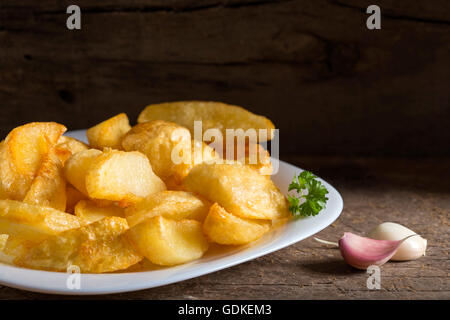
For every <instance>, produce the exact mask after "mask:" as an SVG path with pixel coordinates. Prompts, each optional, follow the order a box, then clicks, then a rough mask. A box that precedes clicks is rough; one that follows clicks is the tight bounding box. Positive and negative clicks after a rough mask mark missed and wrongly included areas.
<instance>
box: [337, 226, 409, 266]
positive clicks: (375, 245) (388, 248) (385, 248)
mask: <svg viewBox="0 0 450 320" xmlns="http://www.w3.org/2000/svg"><path fill="white" fill-rule="evenodd" d="M410 237H411V236H410ZM408 238H409V237H407V238H405V239H402V240H398V241H390V240H374V239H369V238H365V237H361V236H358V235H356V234H353V233H350V232H346V233H344V236H343V237H342V238H341V239H340V240H339V249H340V250H341V254H342V257H343V258H344V260H345V261H346V262H347V263H348V264H349V265H351V266H352V267H355V268H357V269H361V270H366V269H367V267H369V266H371V265H377V266H381V265H382V264H385V263H386V262H387V261H389V259H390V258H391V257H392V256H393V255H394V254H395V252H396V251H397V249H398V248H399V247H400V245H401V244H402V243H403V242H404V241H405V240H407V239H408Z"/></svg>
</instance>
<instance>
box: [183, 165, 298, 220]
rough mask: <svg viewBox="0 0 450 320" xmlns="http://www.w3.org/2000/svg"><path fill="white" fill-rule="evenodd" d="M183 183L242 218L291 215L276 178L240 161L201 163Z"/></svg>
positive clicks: (272, 217) (189, 188) (190, 189)
mask: <svg viewBox="0 0 450 320" xmlns="http://www.w3.org/2000/svg"><path fill="white" fill-rule="evenodd" d="M183 184H184V186H185V187H186V189H187V190H189V191H192V192H195V193H197V194H199V195H201V196H203V197H205V198H206V199H208V200H210V201H212V202H217V203H218V204H220V205H221V206H222V207H224V208H225V210H226V211H228V212H230V213H232V214H234V215H237V216H239V217H241V218H247V219H280V218H283V217H285V216H288V215H289V209H288V203H287V199H286V198H285V196H284V195H283V194H282V193H281V192H280V191H279V190H278V188H277V187H276V186H275V184H274V183H273V182H272V180H271V179H268V178H267V177H266V176H262V175H260V174H259V173H258V172H257V171H256V170H254V169H252V168H249V167H248V166H245V165H242V164H240V163H239V162H236V163H232V164H230V163H227V164H218V163H201V164H198V165H196V166H195V167H194V168H193V169H192V170H191V171H190V172H189V174H188V176H187V177H186V179H185V180H184V181H183Z"/></svg>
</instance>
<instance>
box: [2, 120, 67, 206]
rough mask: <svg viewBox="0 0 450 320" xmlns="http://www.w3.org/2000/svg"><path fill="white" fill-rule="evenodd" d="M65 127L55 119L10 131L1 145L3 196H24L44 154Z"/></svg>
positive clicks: (19, 197)
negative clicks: (54, 120)
mask: <svg viewBox="0 0 450 320" xmlns="http://www.w3.org/2000/svg"><path fill="white" fill-rule="evenodd" d="M65 131H66V127H64V126H63V125H61V124H57V123H54V122H33V123H29V124H26V125H23V126H20V127H17V128H15V129H14V130H12V131H11V132H10V133H9V134H8V136H7V137H6V139H5V140H4V142H3V143H2V144H1V147H0V198H2V199H13V200H23V198H24V197H25V195H26V193H27V192H28V190H29V188H30V186H31V183H32V182H33V180H34V177H35V176H36V173H37V171H38V170H39V168H40V166H41V162H42V158H43V157H44V156H45V155H46V154H47V153H48V152H49V151H50V149H51V148H52V147H53V146H54V145H55V144H56V142H57V141H58V139H59V137H60V136H61V135H62V134H63V133H64V132H65Z"/></svg>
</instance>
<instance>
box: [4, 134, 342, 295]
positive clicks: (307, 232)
mask: <svg viewBox="0 0 450 320" xmlns="http://www.w3.org/2000/svg"><path fill="white" fill-rule="evenodd" d="M68 135H69V136H72V137H74V138H77V139H80V140H83V141H86V135H85V130H80V131H72V132H70V133H68ZM272 161H277V160H272ZM301 171H302V170H301V169H300V168H297V167H295V166H293V165H290V164H288V163H286V162H283V161H280V162H279V171H278V173H277V174H276V175H274V176H272V179H273V181H274V182H275V184H276V185H277V186H278V188H280V190H281V191H282V192H283V193H285V194H286V193H287V188H288V186H289V183H290V182H291V180H292V177H293V176H294V175H295V174H298V173H299V172H301ZM321 181H322V183H324V185H325V187H326V188H327V189H328V192H329V194H328V198H329V200H328V202H327V207H326V209H325V210H323V211H322V212H321V213H320V214H319V215H317V216H315V217H308V218H304V219H299V220H293V221H290V222H288V223H287V224H286V225H285V226H283V227H281V228H278V229H276V230H274V231H273V232H270V233H269V234H267V235H265V236H264V237H263V238H262V239H260V240H258V241H257V242H254V243H252V244H251V245H248V246H242V247H238V248H234V249H230V250H226V251H221V252H214V253H211V252H210V253H208V254H206V255H205V256H204V257H203V258H202V259H199V260H197V261H194V262H192V263H188V264H184V265H181V266H176V267H171V268H163V269H159V270H152V271H143V272H133V273H114V274H82V275H81V281H80V289H79V290H74V289H69V288H68V286H67V280H68V276H69V275H68V274H65V273H58V272H47V271H37V270H30V269H23V268H17V267H14V266H9V265H5V264H1V263H0V284H2V285H5V286H9V287H13V288H18V289H23V290H29V291H35V292H43V293H52V294H69V295H93V294H109V293H119V292H128V291H135V290H141V289H148V288H153V287H158V286H163V285H167V284H170V283H175V282H179V281H183V280H187V279H191V278H195V277H199V276H202V275H205V274H208V273H211V272H215V271H218V270H222V269H225V268H229V267H232V266H234V265H237V264H240V263H243V262H246V261H249V260H252V259H255V258H258V257H261V256H263V255H266V254H269V253H271V252H274V251H277V250H280V249H282V248H285V247H287V246H290V245H291V244H294V243H296V242H298V241H301V240H303V239H305V238H308V237H310V236H312V235H314V234H315V233H317V232H319V231H321V230H322V229H324V228H326V227H327V226H329V225H330V224H331V223H333V222H334V221H335V220H336V219H337V218H338V217H339V215H340V214H341V211H342V208H343V201H342V198H341V196H340V194H339V193H338V192H337V191H336V189H335V188H333V187H332V186H331V185H330V184H329V183H327V182H326V181H324V180H321Z"/></svg>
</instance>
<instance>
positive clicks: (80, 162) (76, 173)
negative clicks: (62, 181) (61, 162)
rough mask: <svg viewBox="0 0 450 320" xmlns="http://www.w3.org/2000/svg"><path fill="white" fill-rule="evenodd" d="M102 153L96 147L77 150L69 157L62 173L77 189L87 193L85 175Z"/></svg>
mask: <svg viewBox="0 0 450 320" xmlns="http://www.w3.org/2000/svg"><path fill="white" fill-rule="evenodd" d="M100 155H102V152H101V151H100V150H97V149H89V150H85V151H81V152H78V153H76V154H74V155H73V156H72V157H70V158H69V159H68V160H67V162H66V164H65V166H64V175H65V176H66V179H67V181H69V182H70V183H71V184H72V185H73V186H74V187H75V188H77V190H78V191H80V192H81V193H82V194H84V195H86V196H87V195H88V192H87V190H86V175H87V173H88V170H89V169H90V167H91V165H92V163H93V162H94V160H95V159H96V158H97V157H99V156H100Z"/></svg>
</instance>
